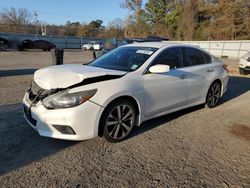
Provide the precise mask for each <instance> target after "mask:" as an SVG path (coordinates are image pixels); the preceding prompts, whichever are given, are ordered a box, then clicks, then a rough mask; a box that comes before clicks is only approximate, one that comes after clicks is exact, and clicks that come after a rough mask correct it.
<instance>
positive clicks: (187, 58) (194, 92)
mask: <svg viewBox="0 0 250 188" xmlns="http://www.w3.org/2000/svg"><path fill="white" fill-rule="evenodd" d="M182 54H183V68H182V70H183V71H184V72H185V73H186V74H185V79H186V80H187V81H188V103H193V102H197V101H200V100H201V99H202V97H203V96H204V95H205V94H206V92H207V88H208V84H209V83H210V82H209V78H210V77H211V75H212V74H213V73H214V70H213V69H212V68H211V67H212V66H211V61H212V59H211V56H210V55H208V54H207V53H205V52H203V51H201V50H199V49H196V48H192V47H183V48H182Z"/></svg>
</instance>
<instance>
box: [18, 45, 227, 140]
mask: <svg viewBox="0 0 250 188" xmlns="http://www.w3.org/2000/svg"><path fill="white" fill-rule="evenodd" d="M227 83H228V73H227V70H226V69H225V66H224V64H223V62H221V61H219V60H218V59H217V58H215V57H213V56H212V55H211V54H209V53H208V52H206V51H204V50H202V49H201V48H197V47H194V46H190V45H184V44H171V43H165V42H145V43H143V42H142V43H134V44H130V45H125V46H121V47H118V48H116V49H114V50H111V51H110V52H108V53H106V54H104V55H103V56H101V57H99V58H97V59H96V60H94V61H92V62H91V63H90V64H88V65H80V64H75V65H61V66H50V67H47V68H43V69H40V70H38V71H36V72H35V74H34V81H33V83H32V84H31V86H30V88H29V89H28V91H27V92H26V93H25V96H24V99H23V112H24V117H25V118H26V121H27V122H28V123H29V124H30V125H31V127H32V128H34V129H35V130H36V131H37V132H38V133H39V134H40V135H41V136H46V137H52V138H58V139H66V140H84V139H90V138H93V137H96V136H104V137H105V138H106V139H107V140H109V141H111V142H118V141H121V140H123V139H125V138H127V137H128V135H129V134H130V133H131V131H132V130H133V128H134V127H135V126H140V125H141V124H142V122H144V121H146V120H149V119H152V118H155V117H158V116H162V115H164V114H168V113H171V112H174V111H178V110H181V109H185V108H188V107H191V106H195V105H199V104H206V106H207V107H209V108H213V107H216V106H217V105H218V104H219V101H220V99H221V97H222V96H223V94H224V93H225V92H226V90H227Z"/></svg>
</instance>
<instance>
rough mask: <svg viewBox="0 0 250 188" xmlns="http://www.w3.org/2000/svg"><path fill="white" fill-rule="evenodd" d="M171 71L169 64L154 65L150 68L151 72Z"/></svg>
mask: <svg viewBox="0 0 250 188" xmlns="http://www.w3.org/2000/svg"><path fill="white" fill-rule="evenodd" d="M169 71H170V66H169V65H161V64H158V65H153V66H152V67H150V68H149V72H151V73H155V74H157V73H158V74H159V73H167V72H169Z"/></svg>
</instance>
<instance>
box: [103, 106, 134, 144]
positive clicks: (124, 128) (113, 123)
mask: <svg viewBox="0 0 250 188" xmlns="http://www.w3.org/2000/svg"><path fill="white" fill-rule="evenodd" d="M134 123H135V111H134V109H133V108H132V107H131V106H130V105H127V104H121V105H118V106H116V107H115V108H113V110H111V111H110V113H109V115H108V118H107V120H106V130H107V133H108V135H109V137H110V138H112V139H114V140H122V139H124V138H125V137H126V136H127V135H128V134H129V133H130V132H131V130H132V128H133V126H134Z"/></svg>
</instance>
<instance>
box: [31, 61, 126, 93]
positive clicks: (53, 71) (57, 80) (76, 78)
mask: <svg viewBox="0 0 250 188" xmlns="http://www.w3.org/2000/svg"><path fill="white" fill-rule="evenodd" d="M125 74H126V72H124V71H116V70H109V69H104V68H98V67H93V66H86V65H81V64H78V65H70V64H69V65H57V66H50V67H47V68H43V69H40V70H37V71H36V72H35V74H34V81H35V82H36V83H37V85H38V86H40V87H41V88H43V89H46V90H50V89H57V88H61V89H62V88H67V87H70V86H72V85H75V84H78V83H80V82H82V81H83V80H85V79H87V78H95V77H101V76H115V75H117V76H122V75H125Z"/></svg>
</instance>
